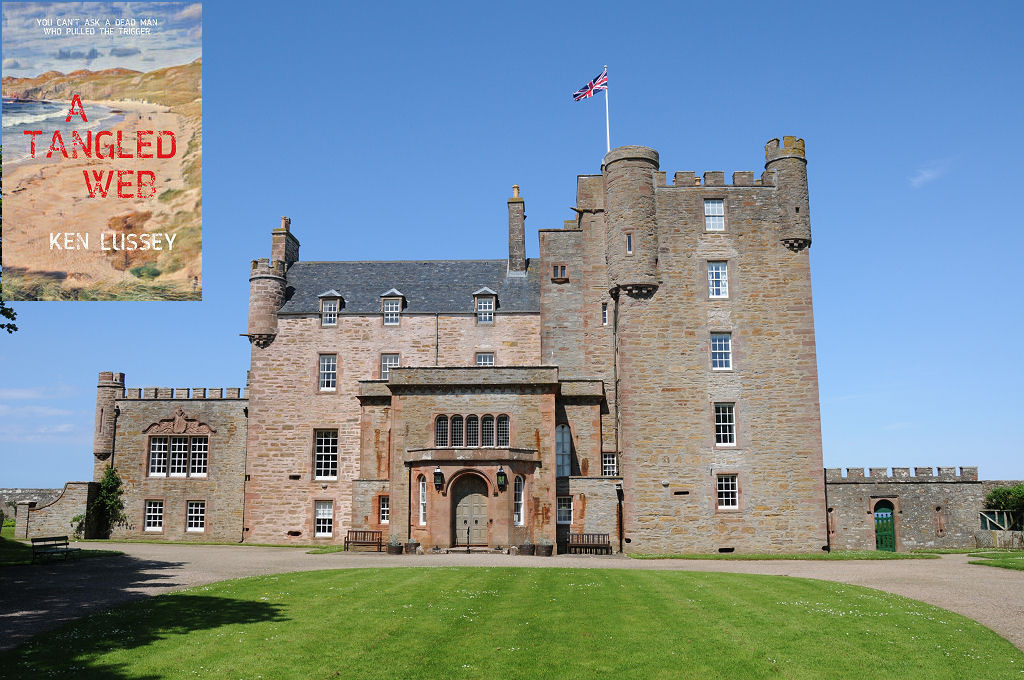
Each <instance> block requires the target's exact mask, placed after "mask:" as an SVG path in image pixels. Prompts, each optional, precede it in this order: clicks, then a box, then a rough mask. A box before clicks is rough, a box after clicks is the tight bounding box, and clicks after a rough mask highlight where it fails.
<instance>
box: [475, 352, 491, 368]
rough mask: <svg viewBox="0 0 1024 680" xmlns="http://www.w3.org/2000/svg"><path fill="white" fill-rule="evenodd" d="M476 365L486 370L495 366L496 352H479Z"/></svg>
mask: <svg viewBox="0 0 1024 680" xmlns="http://www.w3.org/2000/svg"><path fill="white" fill-rule="evenodd" d="M476 365H477V366H483V367H486V368H490V367H491V366H494V352H477V353H476Z"/></svg>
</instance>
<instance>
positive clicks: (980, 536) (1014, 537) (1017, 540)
mask: <svg viewBox="0 0 1024 680" xmlns="http://www.w3.org/2000/svg"><path fill="white" fill-rule="evenodd" d="M974 541H975V543H977V545H978V547H979V548H1007V549H1010V550H1024V532H1021V531H976V532H974Z"/></svg>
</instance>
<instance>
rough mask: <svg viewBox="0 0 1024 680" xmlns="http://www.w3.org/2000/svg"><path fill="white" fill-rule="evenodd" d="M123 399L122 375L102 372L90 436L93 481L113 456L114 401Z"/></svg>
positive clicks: (97, 387)
mask: <svg viewBox="0 0 1024 680" xmlns="http://www.w3.org/2000/svg"><path fill="white" fill-rule="evenodd" d="M123 397H124V373H114V372H112V371H102V372H100V374H99V380H98V382H97V385H96V426H95V429H94V430H93V435H92V455H93V479H95V480H97V481H99V480H100V479H101V478H102V477H103V469H104V468H105V467H107V465H110V464H111V458H112V456H113V455H114V433H115V429H116V427H117V411H116V405H115V400H117V399H121V398H123Z"/></svg>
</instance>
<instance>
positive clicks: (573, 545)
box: [568, 534, 612, 553]
mask: <svg viewBox="0 0 1024 680" xmlns="http://www.w3.org/2000/svg"><path fill="white" fill-rule="evenodd" d="M568 548H569V552H570V553H571V552H572V551H573V550H579V551H582V552H588V551H594V552H597V551H600V552H604V551H606V550H607V551H608V552H609V553H611V551H612V542H611V540H610V539H609V538H608V534H569V543H568Z"/></svg>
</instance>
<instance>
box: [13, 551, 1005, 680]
mask: <svg viewBox="0 0 1024 680" xmlns="http://www.w3.org/2000/svg"><path fill="white" fill-rule="evenodd" d="M0 668H3V669H4V673H5V677H10V678H29V677H31V678H36V677H74V678H193V677H212V678H535V677H555V678H566V677H569V678H574V677H580V678H590V677H608V678H621V677H629V678H634V677H635V678H645V679H646V678H673V679H675V678H743V679H748V678H781V677H784V678H821V677H824V676H828V677H829V678H865V677H912V678H915V679H920V678H951V677H977V678H986V679H993V678H1020V677H1021V670H1024V654H1022V653H1021V652H1020V651H1019V650H1017V649H1016V648H1015V647H1013V646H1012V645H1011V644H1010V643H1009V642H1007V641H1006V640H1004V639H1002V638H1000V637H999V636H997V635H996V634H995V633H993V632H991V631H989V630H988V629H986V628H984V627H982V626H981V625H980V624H978V623H975V622H973V621H970V620H968V619H966V618H963V617H961V616H958V615H956V614H953V613H951V612H947V611H944V610H941V609H937V608H935V607H932V606H930V605H926V604H923V603H920V602H915V601H913V600H907V599H904V598H901V597H898V596H895V595H890V594H887V593H882V592H879V591H874V590H869V589H866V588H860V587H856V586H849V585H844V584H837V583H829V582H822V581H812V580H807V579H791V578H785V577H778V576H758V575H746V574H714V573H700V572H668V571H666V572H661V571H646V570H644V571H626V570H598V569H525V568H519V569H517V568H490V569H487V568H419V569H416V568H394V569H354V570H342V571H318V572H303V573H295V574H282V575H278V576H261V577H256V578H249V579H241V580H236V581H224V582H221V583H217V584H213V585H210V586H204V587H199V588H194V589H191V590H188V591H184V592H182V593H175V594H171V595H165V596H160V597H156V598H152V599H149V600H145V601H143V602H138V603H134V604H131V605H127V606H125V607H123V608H121V609H117V610H113V611H110V612H106V613H102V614H97V615H94V616H92V617H90V618H88V619H85V620H82V621H80V622H78V623H77V624H72V625H70V626H68V627H65V628H62V629H59V630H57V631H54V632H52V633H50V634H47V635H45V636H42V637H39V638H36V639H34V640H33V641H31V642H29V643H28V644H26V645H24V646H22V647H21V648H19V649H16V650H14V651H13V652H9V653H7V654H5V655H2V656H0Z"/></svg>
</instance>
